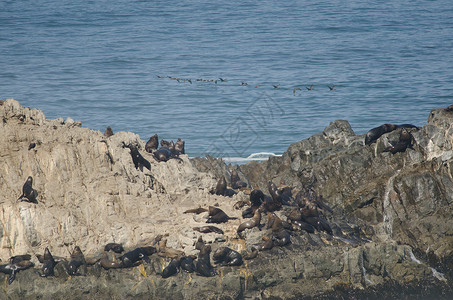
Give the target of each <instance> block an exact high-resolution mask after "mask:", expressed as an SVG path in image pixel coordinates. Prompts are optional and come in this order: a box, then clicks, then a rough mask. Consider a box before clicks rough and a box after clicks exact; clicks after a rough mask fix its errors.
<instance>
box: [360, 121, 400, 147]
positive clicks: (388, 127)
mask: <svg viewBox="0 0 453 300" xmlns="http://www.w3.org/2000/svg"><path fill="white" fill-rule="evenodd" d="M396 128H398V126H397V125H394V124H382V125H381V126H378V127H375V128H373V129H371V130H370V131H368V132H367V133H366V135H365V145H371V144H372V143H374V142H375V141H377V139H378V138H380V137H381V136H382V135H383V134H385V133H388V132H391V131H393V130H395V129H396Z"/></svg>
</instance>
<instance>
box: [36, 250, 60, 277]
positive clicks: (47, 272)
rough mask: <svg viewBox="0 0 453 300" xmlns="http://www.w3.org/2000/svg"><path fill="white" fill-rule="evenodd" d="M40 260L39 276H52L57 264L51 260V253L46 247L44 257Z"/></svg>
mask: <svg viewBox="0 0 453 300" xmlns="http://www.w3.org/2000/svg"><path fill="white" fill-rule="evenodd" d="M38 259H39V257H38ZM42 259H43V265H42V274H41V273H39V272H38V274H39V276H41V277H48V276H53V275H54V268H55V265H56V264H57V262H56V261H55V259H54V258H53V256H52V253H50V250H49V248H47V247H46V250H44V256H43V257H42Z"/></svg>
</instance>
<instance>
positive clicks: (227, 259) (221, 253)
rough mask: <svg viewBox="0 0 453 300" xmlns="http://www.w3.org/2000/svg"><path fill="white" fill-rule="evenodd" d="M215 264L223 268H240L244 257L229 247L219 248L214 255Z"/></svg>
mask: <svg viewBox="0 0 453 300" xmlns="http://www.w3.org/2000/svg"><path fill="white" fill-rule="evenodd" d="M212 258H213V259H214V262H215V263H216V264H220V265H222V266H240V265H242V263H243V261H242V255H241V254H240V253H239V252H237V251H235V250H233V249H231V248H228V247H219V248H217V249H216V250H215V251H214V254H213V255H212Z"/></svg>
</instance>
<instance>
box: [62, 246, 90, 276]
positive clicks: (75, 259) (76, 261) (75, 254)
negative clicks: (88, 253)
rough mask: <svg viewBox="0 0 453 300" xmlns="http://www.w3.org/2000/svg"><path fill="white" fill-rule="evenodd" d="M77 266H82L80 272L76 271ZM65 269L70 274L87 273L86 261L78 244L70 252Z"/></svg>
mask: <svg viewBox="0 0 453 300" xmlns="http://www.w3.org/2000/svg"><path fill="white" fill-rule="evenodd" d="M79 267H82V274H80V273H77V271H78V269H79ZM67 271H68V274H69V275H71V276H75V275H86V274H87V263H86V261H85V256H83V253H82V250H81V249H80V247H79V246H75V247H74V251H72V253H71V260H70V261H69V266H68V269H67Z"/></svg>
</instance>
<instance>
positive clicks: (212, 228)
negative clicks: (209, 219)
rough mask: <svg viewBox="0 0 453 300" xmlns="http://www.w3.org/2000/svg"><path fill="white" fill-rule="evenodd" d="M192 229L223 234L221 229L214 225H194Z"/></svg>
mask: <svg viewBox="0 0 453 300" xmlns="http://www.w3.org/2000/svg"><path fill="white" fill-rule="evenodd" d="M193 230H195V231H198V232H201V233H210V232H215V233H218V234H224V232H223V230H222V229H220V228H218V227H215V226H202V227H194V228H193Z"/></svg>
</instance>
